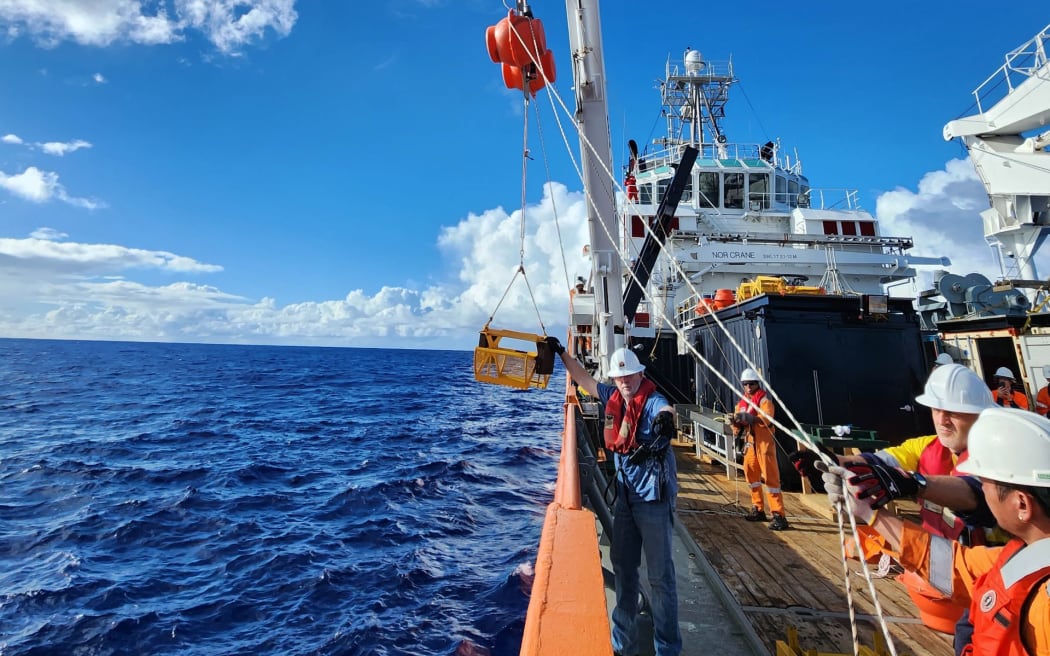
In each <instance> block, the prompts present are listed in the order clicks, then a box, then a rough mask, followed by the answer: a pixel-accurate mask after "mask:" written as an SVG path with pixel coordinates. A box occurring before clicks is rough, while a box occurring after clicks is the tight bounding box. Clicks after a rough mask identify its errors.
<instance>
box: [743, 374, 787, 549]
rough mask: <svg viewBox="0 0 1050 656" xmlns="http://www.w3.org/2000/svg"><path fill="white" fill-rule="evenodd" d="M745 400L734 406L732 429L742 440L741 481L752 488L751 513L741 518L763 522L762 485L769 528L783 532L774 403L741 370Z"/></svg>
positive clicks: (754, 378) (784, 521) (753, 376)
mask: <svg viewBox="0 0 1050 656" xmlns="http://www.w3.org/2000/svg"><path fill="white" fill-rule="evenodd" d="M740 383H741V384H742V385H743V386H744V398H742V399H741V400H740V403H738V404H737V406H736V413H735V414H734V415H733V428H734V430H735V431H736V433H737V435H738V436H741V437H743V438H744V479H745V480H747V484H748V485H749V486H750V487H751V511H750V512H749V513H747V514H746V515H744V519H746V520H747V521H749V522H764V521H766V519H768V518H767V517H766V513H765V510H763V508H764V507H765V503H764V501H763V498H762V483H763V482H764V483H765V484H766V488H767V489H768V492H769V510H770V511H771V512H772V513H773V521H772V522H770V523H769V528H770V529H772V530H774V531H783V530H785V529H787V528H789V526H788V522H787V519H786V518H785V517H784V495H783V494H782V493H781V491H780V470H779V469H778V468H777V444H776V441H774V440H773V401H772V400H771V399H770V398H769V395H768V394H766V391H765V390H764V389H762V383H761V382H760V381H759V378H758V373H757V372H755V370H754V369H744V371H743V372H741V374H740Z"/></svg>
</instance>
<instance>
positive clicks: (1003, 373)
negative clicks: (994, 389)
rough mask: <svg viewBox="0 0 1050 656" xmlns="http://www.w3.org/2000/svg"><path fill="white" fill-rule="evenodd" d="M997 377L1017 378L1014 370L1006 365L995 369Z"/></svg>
mask: <svg viewBox="0 0 1050 656" xmlns="http://www.w3.org/2000/svg"><path fill="white" fill-rule="evenodd" d="M995 377H996V378H1009V379H1010V380H1017V379H1016V378H1014V372H1012V371H1010V370H1009V369H1007V368H1006V367H999V368H998V369H996V370H995Z"/></svg>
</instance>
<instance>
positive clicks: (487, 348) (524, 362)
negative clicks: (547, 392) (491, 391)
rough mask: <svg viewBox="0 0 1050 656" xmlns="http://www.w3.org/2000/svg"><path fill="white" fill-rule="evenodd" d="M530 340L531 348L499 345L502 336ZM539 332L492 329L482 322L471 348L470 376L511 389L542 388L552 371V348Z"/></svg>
mask: <svg viewBox="0 0 1050 656" xmlns="http://www.w3.org/2000/svg"><path fill="white" fill-rule="evenodd" d="M505 338H506V339H512V340H518V341H520V342H531V343H532V344H533V345H535V347H536V350H535V351H522V350H518V349H513V348H508V347H506V346H502V345H500V342H501V341H502V340H503V339H505ZM544 340H545V338H544V337H543V335H533V334H532V333H521V332H517V331H515V330H496V329H494V328H489V327H488V326H486V327H485V328H484V329H483V330H482V331H481V337H480V338H479V339H478V347H477V348H475V349H474V380H477V381H479V382H482V383H494V384H496V385H504V386H506V387H513V388H515V389H529V388H530V387H536V388H538V389H544V388H546V387H547V383H548V382H549V381H550V377H551V374H552V373H554V351H552V350H551V349H550V347H549V346H547V342H546V341H544Z"/></svg>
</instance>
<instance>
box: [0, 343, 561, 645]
mask: <svg viewBox="0 0 1050 656" xmlns="http://www.w3.org/2000/svg"><path fill="white" fill-rule="evenodd" d="M471 358H472V354H471V353H470V352H463V351H409V350H392V349H350V348H297V347H267V346H219V345H190V344H152V343H121V342H76V341H45V340H0V655H3V656H14V655H19V656H21V655H29V654H33V655H43V654H77V655H110V654H114V655H116V654H129V655H130V654H134V655H143V654H179V655H195V654H200V655H203V654H208V655H215V654H282V655H284V654H340V655H342V654H347V655H357V654H362V655H364V654H376V655H387V654H391V655H392V654H398V655H401V654H405V655H412V654H428V655H429V654H460V655H463V654H469V655H471V656H475V655H489V656H502V655H510V654H517V653H518V649H519V647H520V643H521V634H522V628H523V626H524V616H525V610H526V608H527V605H528V591H529V588H530V586H531V581H532V564H533V561H534V559H535V555H536V545H537V543H538V541H539V534H540V529H541V525H542V520H543V514H544V511H545V508H546V504H547V503H549V502H550V500H551V498H552V496H553V489H554V481H553V477H554V475H555V472H556V468H557V458H558V453H557V452H558V447H559V443H560V430H561V399H562V395H561V390H560V389H555V387H556V386H554V385H552V387H551V388H550V389H547V390H542V391H537V390H533V391H528V392H522V391H515V390H510V389H507V388H503V387H497V386H492V385H483V384H480V383H476V382H475V381H474V379H473V372H472V359H471ZM557 387H560V385H559V386H557Z"/></svg>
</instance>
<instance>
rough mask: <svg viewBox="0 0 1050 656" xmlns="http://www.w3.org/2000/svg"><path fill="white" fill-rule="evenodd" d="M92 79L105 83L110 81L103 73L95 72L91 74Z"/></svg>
mask: <svg viewBox="0 0 1050 656" xmlns="http://www.w3.org/2000/svg"><path fill="white" fill-rule="evenodd" d="M91 79H92V80H94V81H95V83H96V84H105V83H106V82H108V80H106V76H105V75H103V74H102V73H95V74H94V75H92V76H91Z"/></svg>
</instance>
